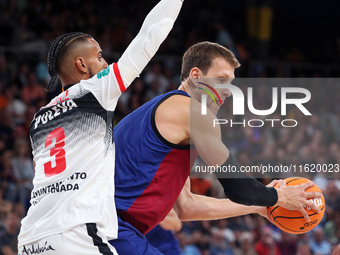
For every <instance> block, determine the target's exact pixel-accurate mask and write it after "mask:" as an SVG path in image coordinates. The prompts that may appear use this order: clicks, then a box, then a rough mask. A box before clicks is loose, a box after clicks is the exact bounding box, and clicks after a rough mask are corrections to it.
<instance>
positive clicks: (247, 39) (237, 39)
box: [0, 0, 340, 255]
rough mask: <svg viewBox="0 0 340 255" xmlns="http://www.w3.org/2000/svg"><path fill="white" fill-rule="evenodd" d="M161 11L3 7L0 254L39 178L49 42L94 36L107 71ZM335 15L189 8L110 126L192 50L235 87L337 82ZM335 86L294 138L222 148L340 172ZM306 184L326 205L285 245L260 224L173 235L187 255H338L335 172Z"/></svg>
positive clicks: (207, 184)
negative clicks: (207, 53) (212, 61)
mask: <svg viewBox="0 0 340 255" xmlns="http://www.w3.org/2000/svg"><path fill="white" fill-rule="evenodd" d="M156 3H157V1H156V0H146V1H136V0H130V1H118V0H112V1H104V0H95V1H94V0H88V1H80V0H60V1H40V0H32V1H27V0H0V255H1V254H6V255H8V254H17V250H16V245H17V243H16V236H17V234H18V231H19V228H20V220H21V219H22V218H23V217H24V216H25V214H26V211H27V209H28V207H29V198H30V191H31V189H32V178H33V176H34V169H33V161H32V155H31V148H30V141H29V137H28V126H29V124H30V121H31V120H32V118H33V115H34V113H35V112H36V111H37V110H38V109H39V108H40V107H42V106H43V105H45V104H46V103H47V102H48V101H49V100H50V99H51V98H52V97H54V96H55V95H57V94H58V93H59V92H60V88H58V89H57V90H56V91H55V92H53V93H48V94H47V93H46V92H45V90H44V86H46V84H47V83H48V81H49V79H50V77H49V75H48V72H47V66H46V58H47V51H48V49H49V46H50V44H51V42H52V41H53V40H54V39H55V38H56V37H57V36H59V35H60V34H62V33H66V32H71V31H82V32H86V33H89V34H91V35H92V36H93V37H94V38H95V39H96V40H97V41H98V42H99V44H100V45H101V48H102V50H103V51H104V57H105V59H106V60H107V62H108V63H112V62H113V61H117V60H118V59H119V57H120V55H121V54H122V53H123V51H124V50H125V49H126V47H127V46H128V45H129V43H130V42H131V40H132V39H133V38H134V36H135V35H136V33H137V32H138V31H139V28H140V26H141V24H142V22H143V20H144V18H145V16H146V14H147V13H148V12H149V11H150V9H151V8H152V7H153V6H154V5H155V4H156ZM339 11H340V2H339V1H307V0H300V1H292V0H286V1H283V0H272V1H270V0H267V1H266V0H258V1H256V0H248V1H246V0H240V1H236V0H234V1H231V0H210V1H207V0H206V1H202V0H185V3H184V6H183V9H182V11H181V13H180V15H179V18H178V20H177V21H176V23H175V25H174V28H173V30H172V31H171V33H170V35H169V36H168V38H167V39H166V40H165V42H164V43H163V44H162V46H161V48H160V49H159V51H158V52H157V54H156V55H155V57H154V58H153V59H152V61H151V62H150V63H149V64H148V66H147V67H146V69H145V70H144V71H143V73H142V74H141V76H140V78H138V79H136V80H135V81H134V82H133V84H132V85H131V86H130V88H129V89H128V90H127V91H126V92H125V93H124V94H123V95H122V96H121V99H120V101H119V103H118V106H117V109H116V112H115V123H118V122H119V121H120V120H121V119H122V118H123V117H124V116H125V115H127V114H128V113H130V112H131V111H133V110H134V109H136V108H138V107H139V106H141V105H142V104H143V103H144V102H147V101H148V100H150V99H151V98H153V97H155V96H156V95H159V94H161V93H165V92H167V91H169V90H173V89H176V88H177V87H178V86H179V85H180V78H179V76H180V70H181V68H180V65H181V56H182V55H183V53H184V52H185V50H186V49H187V48H188V47H190V46H191V45H193V44H194V43H196V42H199V41H205V40H208V41H213V42H217V43H219V44H221V45H223V46H226V47H228V48H229V49H230V50H232V51H233V53H234V54H235V56H236V57H237V58H238V59H239V61H240V63H241V67H240V68H239V69H237V70H236V77H239V78H257V77H261V78H266V77H271V78H302V77H306V78H339V76H340V29H339V25H340V15H339ZM334 80H335V81H338V82H337V84H335V85H334V86H325V87H324V88H322V84H321V85H320V86H318V87H316V90H315V91H313V90H311V94H312V96H313V97H317V100H314V101H313V102H314V105H310V107H311V109H313V115H312V117H310V118H305V119H303V120H301V121H299V126H298V127H297V128H296V129H285V128H283V127H280V126H278V127H277V128H274V129H271V130H270V131H268V130H267V129H263V130H260V131H259V130H257V129H252V128H251V127H250V128H249V127H248V128H239V129H237V130H234V131H233V135H230V136H229V138H228V137H227V138H226V141H225V142H226V143H227V145H228V147H230V149H231V151H233V153H234V155H235V156H236V157H237V159H238V161H239V162H240V163H241V164H242V165H253V164H257V163H258V161H259V160H264V161H265V160H267V161H270V162H273V164H274V163H275V164H278V165H279V164H288V163H291V162H294V163H296V164H301V163H320V164H321V163H326V164H340V103H339V102H340V82H339V81H340V80H337V79H334ZM313 88H314V87H313ZM264 97H265V95H264V94H263V95H259V96H258V97H257V99H255V100H261V99H263V98H264ZM259 103H260V102H259ZM290 114H294V112H292V113H290ZM268 137H270V139H269V138H268ZM192 177H193V178H192V192H194V193H198V194H202V195H209V196H214V197H221V196H222V195H221V187H220V186H219V185H218V184H217V181H216V179H214V178H210V177H211V176H208V178H201V177H195V176H194V175H193V176H192ZM313 178H314V179H313V180H314V181H315V182H316V183H317V185H318V186H319V187H320V189H321V190H322V192H323V194H324V196H325V200H326V211H325V215H324V217H323V219H322V221H321V223H320V224H319V226H318V227H317V228H315V229H314V230H313V231H311V232H308V233H306V234H302V235H291V234H287V233H284V232H282V231H281V230H279V229H278V228H276V227H275V226H274V225H273V224H271V223H269V222H268V221H267V220H266V219H265V218H263V217H261V216H258V215H247V216H243V217H235V218H230V219H223V220H217V221H201V222H183V227H182V229H181V231H180V232H178V233H176V234H175V236H176V238H177V239H178V240H179V243H180V247H181V249H182V254H195V255H196V254H205V255H207V254H211V255H217V254H227V255H250V254H251V255H253V254H258V255H266V254H269V253H261V250H260V249H258V248H257V247H260V246H261V245H263V244H264V243H267V244H270V245H271V246H272V247H274V248H273V251H274V253H271V254H275V255H295V254H298V255H307V254H314V255H317V254H318V255H321V254H322V255H327V254H329V255H330V254H335V255H339V254H340V251H339V250H340V249H339V250H338V251H336V246H338V244H339V242H340V173H336V174H334V175H333V177H332V178H324V177H323V176H322V175H315V176H314V177H313ZM261 181H262V182H263V183H264V184H267V183H269V182H270V181H271V179H270V178H262V179H261ZM8 236H10V237H11V238H10V242H9V249H8V246H7V248H6V244H5V239H6V238H7V237H8ZM5 237H6V238H5ZM6 240H7V239H6ZM7 245H8V244H7ZM316 247H317V248H316ZM320 247H322V248H320ZM318 248H320V249H321V250H322V253H320V251H318V250H316V249H318ZM247 250H248V253H247V252H246V251H247Z"/></svg>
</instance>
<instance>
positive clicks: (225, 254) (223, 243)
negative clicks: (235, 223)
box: [210, 229, 234, 255]
mask: <svg viewBox="0 0 340 255" xmlns="http://www.w3.org/2000/svg"><path fill="white" fill-rule="evenodd" d="M210 254H211V255H234V251H233V249H232V248H231V246H230V242H229V241H228V240H227V239H226V238H225V233H223V230H221V229H218V230H216V231H213V232H212V237H211V246H210Z"/></svg>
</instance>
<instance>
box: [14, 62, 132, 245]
mask: <svg viewBox="0 0 340 255" xmlns="http://www.w3.org/2000/svg"><path fill="white" fill-rule="evenodd" d="M124 90H125V86H124V84H123V81H122V79H121V77H120V74H119V70H118V65H117V64H113V65H110V66H109V67H108V68H107V69H105V70H103V71H101V72H99V73H98V74H97V75H95V76H94V77H92V78H91V79H89V80H83V81H81V82H80V83H78V84H75V85H73V86H71V87H70V88H69V89H67V90H66V91H65V92H63V93H61V94H60V95H59V96H57V97H56V98H54V99H53V100H52V101H51V102H50V103H49V104H48V105H47V106H46V107H43V108H42V109H40V110H39V111H38V112H37V113H36V114H35V116H34V119H33V121H32V123H31V125H30V138H31V143H32V148H33V156H34V161H35V178H34V181H33V184H34V189H33V191H32V193H31V204H32V206H31V207H30V209H29V211H28V214H27V216H26V217H25V218H24V220H23V221H22V228H21V232H20V236H19V242H20V243H19V245H21V244H27V243H30V242H33V241H36V240H39V239H41V238H42V237H45V236H49V235H53V234H57V233H61V232H65V231H67V230H68V229H70V228H72V227H75V226H77V225H80V224H85V223H97V224H98V225H99V226H103V227H104V228H105V231H106V234H107V236H108V237H112V238H115V237H116V236H117V218H116V213H115V211H116V208H115V204H114V162H115V153H114V143H113V136H112V130H113V127H112V125H113V113H114V112H113V111H114V109H115V107H116V104H117V101H118V98H119V96H120V94H121V93H122V92H123V91H124Z"/></svg>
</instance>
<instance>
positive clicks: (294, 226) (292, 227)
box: [268, 177, 325, 234]
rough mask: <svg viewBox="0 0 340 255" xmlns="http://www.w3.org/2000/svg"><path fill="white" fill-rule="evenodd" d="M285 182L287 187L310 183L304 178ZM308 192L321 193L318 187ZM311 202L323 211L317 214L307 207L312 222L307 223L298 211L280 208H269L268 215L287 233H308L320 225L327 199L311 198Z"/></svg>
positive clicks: (288, 179) (295, 178)
mask: <svg viewBox="0 0 340 255" xmlns="http://www.w3.org/2000/svg"><path fill="white" fill-rule="evenodd" d="M285 181H286V183H287V186H295V185H300V184H303V183H306V182H309V181H310V180H308V179H306V178H302V177H291V178H287V179H285ZM278 185H279V184H277V185H275V186H274V187H278ZM306 191H307V192H308V191H318V192H321V190H320V189H319V187H317V186H316V185H315V186H314V187H312V188H309V189H307V190H306ZM309 200H310V201H312V202H313V203H314V204H316V205H318V206H319V208H320V209H321V212H320V213H316V212H315V211H314V210H313V209H311V208H309V207H305V210H306V211H307V213H308V216H309V218H310V220H311V221H310V222H307V221H305V219H304V217H303V216H302V214H301V212H299V211H297V210H293V211H291V210H288V209H286V208H282V207H280V206H272V207H268V215H269V217H270V219H271V220H272V221H273V222H274V223H275V225H276V226H277V227H278V228H280V229H281V230H283V231H285V232H288V233H292V234H303V233H306V232H308V231H310V230H312V229H313V228H315V227H316V226H317V225H318V224H319V223H320V221H321V219H322V217H323V214H324V213H325V198H324V197H323V195H322V197H321V198H310V199H309Z"/></svg>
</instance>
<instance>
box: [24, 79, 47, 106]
mask: <svg viewBox="0 0 340 255" xmlns="http://www.w3.org/2000/svg"><path fill="white" fill-rule="evenodd" d="M21 97H22V100H23V101H24V102H25V103H26V104H27V105H30V104H33V105H36V104H38V102H39V101H40V100H45V99H46V92H45V90H44V88H43V87H42V86H41V85H40V84H39V83H38V82H37V77H36V74H35V73H30V74H29V76H28V83H27V85H26V86H25V87H24V88H23V89H22V91H21ZM41 106H42V105H41Z"/></svg>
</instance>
